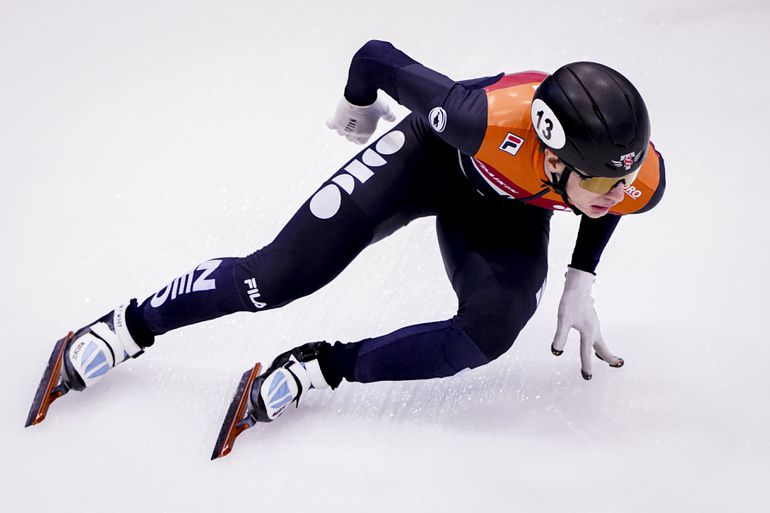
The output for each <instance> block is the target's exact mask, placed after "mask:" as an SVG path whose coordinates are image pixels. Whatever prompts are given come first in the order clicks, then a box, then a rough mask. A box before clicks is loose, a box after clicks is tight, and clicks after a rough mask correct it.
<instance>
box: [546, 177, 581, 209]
mask: <svg viewBox="0 0 770 513" xmlns="http://www.w3.org/2000/svg"><path fill="white" fill-rule="evenodd" d="M571 173H572V170H571V169H570V168H569V166H564V171H562V172H561V176H559V175H557V174H556V173H554V172H550V173H549V174H550V175H551V179H550V180H543V185H545V186H546V187H550V188H551V189H552V190H553V192H555V193H556V194H558V195H559V196H561V199H562V201H563V202H564V203H565V204H566V205H567V206H568V207H569V208H570V210H572V212H573V213H574V214H575V215H576V216H579V215H580V214H582V213H583V212H581V211H580V210H579V209H578V208H577V207H576V206H575V205H573V204H572V202H571V201H570V200H569V197H568V196H567V181H569V175H570V174H571Z"/></svg>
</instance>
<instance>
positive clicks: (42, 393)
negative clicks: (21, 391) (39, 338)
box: [24, 331, 75, 427]
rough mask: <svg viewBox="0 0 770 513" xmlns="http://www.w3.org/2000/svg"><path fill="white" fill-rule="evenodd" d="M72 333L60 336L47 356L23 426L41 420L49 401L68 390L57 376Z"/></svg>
mask: <svg viewBox="0 0 770 513" xmlns="http://www.w3.org/2000/svg"><path fill="white" fill-rule="evenodd" d="M74 335H75V333H74V332H72V331H70V332H69V333H68V334H67V336H66V337H64V338H60V339H59V340H58V341H57V342H56V345H54V347H53V351H51V356H50V357H49V358H48V365H47V366H46V368H45V371H44V372H43V377H42V378H41V379H40V384H39V385H38V387H37V391H36V392H35V398H34V399H33V400H32V406H31V407H30V409H29V415H27V423H26V424H24V427H29V426H33V425H35V424H40V423H41V422H43V421H44V420H45V416H46V414H47V413H48V407H49V406H50V405H51V403H52V402H54V401H55V400H57V399H58V398H60V397H61V396H63V395H64V394H66V393H67V392H69V387H68V386H67V385H65V384H63V383H62V384H60V383H59V378H60V377H61V367H62V361H63V359H64V349H65V348H66V347H67V342H69V341H70V339H71V338H72V337H73V336H74Z"/></svg>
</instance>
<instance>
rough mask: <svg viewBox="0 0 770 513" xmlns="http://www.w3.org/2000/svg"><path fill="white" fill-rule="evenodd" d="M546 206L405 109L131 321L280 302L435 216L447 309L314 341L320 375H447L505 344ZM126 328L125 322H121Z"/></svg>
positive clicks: (160, 322) (519, 324)
mask: <svg viewBox="0 0 770 513" xmlns="http://www.w3.org/2000/svg"><path fill="white" fill-rule="evenodd" d="M551 214H552V213H551V212H550V211H548V210H544V209H540V208H537V207H532V206H529V205H525V204H522V203H519V202H515V201H511V200H504V199H501V198H489V197H484V196H482V195H480V194H479V193H478V192H477V191H476V190H475V189H474V188H473V187H472V186H471V185H470V184H469V182H468V180H467V178H466V177H465V176H464V175H463V171H462V169H461V167H460V165H459V160H458V153H457V150H455V149H454V148H452V147H450V146H448V145H447V144H446V143H444V142H443V141H441V140H440V139H438V138H437V137H436V136H435V135H434V134H433V131H432V129H431V128H430V127H429V126H428V125H427V124H426V123H425V122H424V121H422V120H419V119H417V118H416V117H415V116H412V115H410V116H408V117H407V118H405V119H404V120H403V121H402V122H401V123H400V124H399V125H398V126H396V127H395V128H394V129H393V130H391V131H390V132H388V133H387V134H385V135H384V136H383V137H381V138H380V139H379V140H378V141H376V142H374V143H372V144H370V145H369V146H368V147H367V148H366V149H364V150H363V151H361V152H360V153H359V154H358V155H357V156H356V157H355V158H354V159H353V160H351V161H350V162H349V163H348V164H346V165H345V166H344V167H343V168H342V169H340V170H339V171H337V172H336V173H335V174H334V175H333V176H332V177H331V178H330V179H329V180H328V181H327V182H325V183H324V185H323V186H322V187H321V188H320V189H319V190H318V191H317V192H316V193H315V194H314V195H313V197H311V198H310V199H309V200H308V201H307V202H305V204H304V205H302V207H301V208H300V209H299V211H298V212H297V213H296V214H295V215H294V217H292V219H291V220H290V221H289V222H288V223H287V224H286V226H285V227H284V228H283V230H281V232H280V233H279V234H278V236H277V237H276V239H275V240H274V241H273V242H272V243H270V244H268V245H267V246H265V247H264V248H262V249H260V250H258V251H256V252H254V253H252V254H251V255H249V256H247V257H244V258H219V259H214V260H209V261H207V262H204V263H203V264H201V265H200V266H198V267H196V269H194V270H192V271H190V272H189V273H187V274H185V275H182V276H180V277H178V278H176V279H175V280H173V281H172V282H171V283H170V284H168V285H167V286H166V287H164V288H163V289H161V290H160V291H159V292H158V293H157V294H155V296H152V297H150V298H147V300H145V301H144V302H143V303H142V304H141V305H140V306H139V313H140V315H138V316H136V317H137V318H138V319H139V321H137V322H138V323H142V324H143V325H142V326H134V327H133V329H132V332H133V331H135V330H136V331H144V332H147V333H151V334H153V335H158V334H162V333H165V332H167V331H169V330H171V329H175V328H178V327H180V326H185V325H188V324H193V323H196V322H200V321H203V320H207V319H213V318H216V317H219V316H222V315H225V314H228V313H232V312H237V311H260V310H267V309H271V308H277V307H280V306H283V305H285V304H287V303H290V302H291V301H293V300H295V299H297V298H300V297H303V296H306V295H308V294H311V293H312V292H314V291H316V290H318V289H319V288H321V287H323V286H324V285H326V284H327V283H329V282H330V281H331V280H333V279H334V278H335V277H336V276H337V275H338V274H339V273H340V272H342V270H343V269H345V267H347V265H348V264H349V263H350V262H351V261H352V260H353V259H354V258H355V257H356V256H357V255H358V254H359V253H360V252H361V251H362V250H363V249H364V248H366V247H367V246H369V245H370V244H373V243H375V242H377V241H378V240H381V239H382V238H384V237H387V236H388V235H390V234H391V233H393V232H394V231H395V230H397V229H398V228H400V227H402V226H405V225H406V224H408V223H409V222H410V221H412V220H413V219H416V218H418V217H424V216H436V231H437V233H438V240H439V245H440V248H441V255H442V257H443V260H444V266H445V268H446V271H447V275H448V277H449V279H450V281H451V283H452V286H453V287H454V290H455V292H456V294H457V298H458V303H459V305H458V310H457V314H456V315H455V316H454V317H452V318H451V319H447V320H444V321H439V322H431V323H426V324H420V325H415V326H409V327H406V328H402V329H400V330H397V331H395V332H393V333H390V334H388V335H384V336H380V337H375V338H370V339H365V340H361V341H359V342H354V343H347V344H343V343H339V342H338V343H336V344H334V345H333V346H332V345H328V346H325V347H324V350H323V351H322V353H321V367H322V370H323V371H324V374H325V375H326V377H327V380H328V381H329V382H330V384H332V386H337V385H338V384H339V383H340V381H341V380H342V379H343V378H344V379H347V380H348V381H358V382H372V381H385V380H404V379H425V378H433V377H443V376H450V375H452V374H455V373H456V372H458V371H460V370H462V369H465V368H469V367H470V368H472V367H477V366H479V365H483V364H485V363H488V362H489V361H491V360H493V359H495V358H497V357H498V356H500V355H501V354H503V353H504V352H505V351H507V350H508V349H509V348H510V347H511V345H512V344H513V342H514V340H515V339H516V337H517V335H518V333H519V331H521V329H522V328H523V327H524V325H525V324H526V322H527V321H528V320H529V319H530V318H531V317H532V314H533V313H534V312H535V308H536V306H537V294H538V292H539V290H540V288H541V286H542V284H543V282H544V280H545V276H546V272H547V247H548V233H549V222H550V218H551ZM129 327H130V328H131V326H129Z"/></svg>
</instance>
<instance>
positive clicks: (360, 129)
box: [326, 96, 396, 144]
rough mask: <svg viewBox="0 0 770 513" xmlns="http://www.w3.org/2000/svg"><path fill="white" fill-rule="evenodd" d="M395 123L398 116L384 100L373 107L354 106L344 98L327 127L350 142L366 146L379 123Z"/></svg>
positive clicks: (376, 102)
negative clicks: (383, 121)
mask: <svg viewBox="0 0 770 513" xmlns="http://www.w3.org/2000/svg"><path fill="white" fill-rule="evenodd" d="M380 118H383V119H384V120H385V121H395V120H396V116H395V115H394V114H393V113H392V112H391V111H390V107H388V104H387V103H385V102H384V101H383V100H380V99H378V100H376V101H375V102H374V103H373V104H371V105H364V106H363V107H361V106H359V105H353V104H352V103H350V102H349V101H347V100H346V99H345V97H344V96H343V97H342V99H340V102H339V103H338V104H337V109H336V110H335V111H334V117H332V118H329V119H327V120H326V126H328V127H329V128H331V129H332V130H336V131H337V133H338V134H339V135H342V136H345V138H346V139H347V140H348V141H353V142H354V143H357V144H364V143H365V142H366V141H368V140H369V138H370V137H371V136H372V134H373V133H374V131H375V130H376V129H377V122H378V121H379V120H380Z"/></svg>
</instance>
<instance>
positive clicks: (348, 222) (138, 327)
mask: <svg viewBox="0 0 770 513" xmlns="http://www.w3.org/2000/svg"><path fill="white" fill-rule="evenodd" d="M437 141H438V140H437V139H436V138H435V137H434V136H433V135H432V132H430V130H429V129H426V127H425V124H424V123H422V122H419V121H417V120H415V119H414V118H413V116H408V117H407V118H406V119H405V120H404V121H402V122H401V123H400V124H399V125H398V126H397V127H396V128H394V129H393V130H392V131H390V132H389V133H387V134H386V135H384V136H383V137H382V138H380V139H379V140H378V141H376V142H375V143H373V144H371V145H370V146H369V147H368V148H366V149H364V150H363V151H362V152H361V153H359V154H358V155H357V156H356V157H355V158H354V159H352V160H351V161H350V162H348V163H347V164H346V165H345V166H344V167H343V168H342V169H340V170H339V171H338V172H337V173H335V174H334V175H333V176H332V178H331V179H330V180H329V181H327V182H326V183H325V184H324V185H323V186H322V187H321V188H320V189H319V190H318V191H317V192H316V193H315V194H314V195H313V196H312V197H311V198H310V199H309V200H308V201H307V202H305V204H304V205H303V206H302V207H301V208H300V209H299V211H298V212H297V213H296V214H295V215H294V216H293V217H292V219H291V220H290V221H289V222H288V223H287V225H286V226H285V227H284V228H283V230H281V232H280V233H279V234H278V236H277V237H276V239H275V240H274V241H273V242H272V243H270V244H268V245H267V246H265V247H264V248H262V249H261V250H259V251H256V252H255V253H253V254H251V255H249V256H247V257H244V258H217V259H212V260H208V261H206V262H203V263H202V264H200V265H198V266H197V267H196V268H195V269H193V270H191V271H189V272H187V273H185V274H182V275H181V276H179V277H177V278H175V279H174V280H172V281H171V282H170V283H169V284H168V285H166V286H164V287H163V288H162V289H161V290H159V291H158V292H157V293H156V294H154V295H153V296H151V297H149V298H147V299H146V300H145V301H143V302H142V303H141V304H137V303H136V302H135V301H132V302H131V303H130V304H129V305H128V306H127V307H119V308H118V309H116V310H115V311H113V312H110V313H109V314H107V315H106V316H104V317H103V318H101V319H99V320H98V321H96V322H94V323H92V324H90V325H88V326H86V327H85V328H83V329H81V330H79V331H78V332H77V333H76V335H75V337H74V338H73V339H72V340H70V341H69V345H68V348H67V357H68V358H67V359H66V360H65V362H64V363H65V374H67V373H68V374H69V377H68V379H70V381H72V387H75V388H82V387H83V386H86V385H90V384H92V383H94V382H95V381H96V380H97V379H99V378H101V376H102V375H103V374H104V373H105V372H106V371H107V370H108V369H109V368H110V367H113V366H115V365H117V364H118V363H120V362H121V361H124V360H125V359H126V358H128V357H129V356H136V355H138V354H141V351H142V349H143V348H145V347H147V346H149V345H151V344H152V343H153V341H154V338H155V336H156V335H160V334H163V333H166V332H167V331H169V330H172V329H175V328H179V327H181V326H186V325H189V324H193V323H197V322H201V321H204V320H208V319H213V318H216V317H220V316H222V315H226V314H229V313H233V312H238V311H254V312H256V311H259V310H264V309H270V308H276V307H279V306H282V305H285V304H287V303H289V302H291V301H293V300H295V299H297V298H299V297H302V296H305V295H307V294H310V293H312V292H313V291H315V290H317V289H319V288H320V287H322V286H324V285H325V284H327V283H328V282H329V281H331V280H332V279H333V278H334V277H335V276H337V275H338V274H339V273H340V272H341V271H342V270H343V269H344V268H345V267H346V266H347V265H348V264H349V263H350V262H351V261H352V260H353V258H355V256H356V255H358V253H359V252H360V251H361V250H363V249H364V248H365V247H366V246H368V245H369V244H372V243H373V242H375V241H377V240H379V239H381V238H383V237H385V236H387V235H388V234H390V233H392V232H393V231H394V230H396V229H397V228H399V227H400V226H403V225H405V224H407V223H408V222H409V221H411V220H413V219H415V218H416V217H419V216H423V215H428V214H431V213H435V212H436V211H437V210H438V208H437V207H436V206H434V204H437V202H438V201H437V200H436V201H434V200H432V198H441V197H443V196H442V190H443V189H442V187H444V186H442V187H438V188H436V187H434V186H432V185H431V183H432V181H434V180H431V179H430V177H431V175H430V173H436V172H437V171H436V170H437V168H439V167H440V165H441V158H439V157H437V155H439V154H440V155H449V153H448V152H447V151H446V149H445V148H444V151H443V153H442V152H438V153H437V152H434V151H433V150H434V149H435V148H434V146H435V145H436V144H437Z"/></svg>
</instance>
